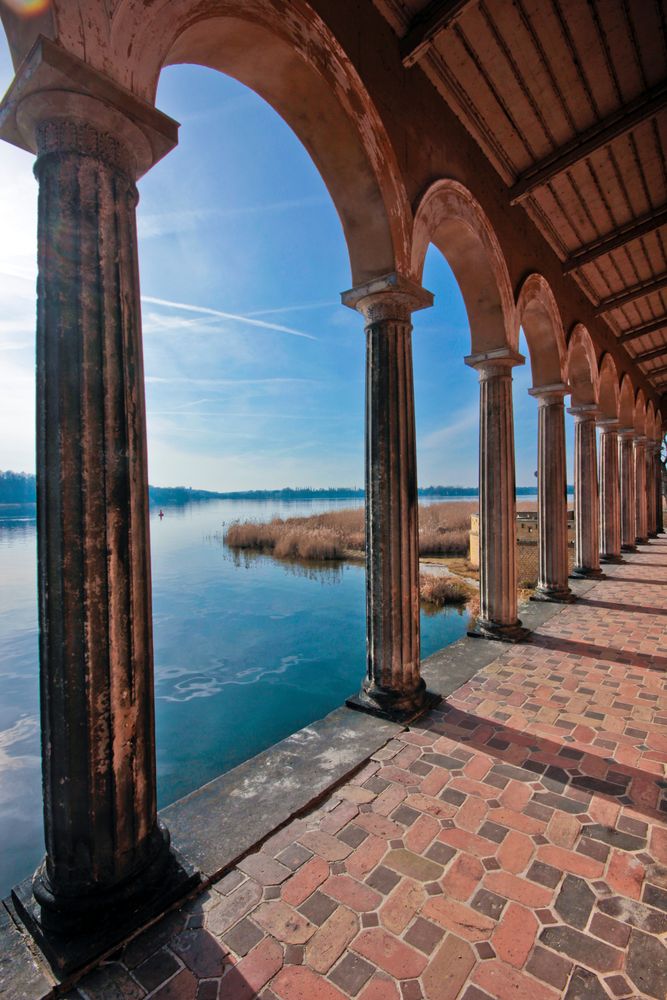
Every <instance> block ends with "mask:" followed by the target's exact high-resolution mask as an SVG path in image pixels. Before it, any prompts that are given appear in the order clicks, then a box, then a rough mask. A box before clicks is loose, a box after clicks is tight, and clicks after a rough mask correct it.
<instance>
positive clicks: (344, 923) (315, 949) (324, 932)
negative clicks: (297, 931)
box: [305, 906, 359, 974]
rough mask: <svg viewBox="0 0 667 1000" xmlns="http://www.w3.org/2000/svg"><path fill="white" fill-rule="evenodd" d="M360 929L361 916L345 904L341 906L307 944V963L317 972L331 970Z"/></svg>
mask: <svg viewBox="0 0 667 1000" xmlns="http://www.w3.org/2000/svg"><path fill="white" fill-rule="evenodd" d="M358 930H359V918H358V917H357V915H356V914H355V913H352V911H351V910H348V909H347V907H345V906H339V907H338V908H337V909H335V910H334V912H333V913H332V914H331V916H330V917H329V918H328V920H325V921H324V923H323V924H322V926H321V927H319V928H318V930H317V931H316V933H315V934H314V935H313V937H312V938H311V939H310V941H309V942H308V944H307V945H306V951H305V959H306V964H307V965H309V966H310V967H311V969H313V970H314V971H315V972H319V973H321V974H324V973H326V972H328V971H329V969H330V968H331V966H332V965H333V964H334V962H335V961H336V959H338V958H339V957H340V956H341V955H342V954H343V952H344V951H345V949H346V948H347V946H348V944H349V943H350V941H351V940H352V939H353V938H354V936H355V934H356V933H357V931H358Z"/></svg>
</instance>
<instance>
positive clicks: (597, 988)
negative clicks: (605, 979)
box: [565, 965, 608, 1000]
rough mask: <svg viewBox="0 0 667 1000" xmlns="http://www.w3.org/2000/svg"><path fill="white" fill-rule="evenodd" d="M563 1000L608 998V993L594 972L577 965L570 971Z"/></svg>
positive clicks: (601, 999)
mask: <svg viewBox="0 0 667 1000" xmlns="http://www.w3.org/2000/svg"><path fill="white" fill-rule="evenodd" d="M565 1000H608V994H607V991H606V990H605V988H604V986H603V985H602V983H601V982H600V979H599V978H598V976H596V975H595V973H594V972H590V971H589V970H588V969H582V968H581V966H580V965H578V966H577V967H576V969H575V970H574V972H573V973H572V978H571V979H570V985H569V986H568V990H567V993H566V994H565Z"/></svg>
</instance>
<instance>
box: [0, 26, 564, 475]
mask: <svg viewBox="0 0 667 1000" xmlns="http://www.w3.org/2000/svg"><path fill="white" fill-rule="evenodd" d="M0 35H2V32H1V31H0ZM11 78H12V68H11V62H10V59H9V53H8V50H7V46H6V40H5V38H4V35H2V37H1V38H0V87H2V90H3V91H4V90H5V89H6V87H7V86H8V85H9V83H10V82H11ZM157 106H158V107H159V108H160V110H162V111H164V112H165V113H166V114H169V115H171V116H172V117H174V118H176V119H177V121H179V122H181V130H180V140H179V145H178V146H177V148H176V149H175V150H173V151H172V152H171V153H170V154H169V155H168V156H167V157H165V158H164V159H163V160H162V161H160V162H159V163H158V164H156V165H155V166H154V167H153V169H152V170H151V171H150V172H149V173H148V174H147V175H146V176H145V177H144V178H142V180H141V181H140V182H139V192H140V202H139V207H138V231H139V256H140V272H141V293H142V315H143V333H144V362H145V372H146V399H147V422H148V460H149V480H150V482H151V483H152V484H154V485H159V486H175V485H186V486H193V487H195V488H200V489H210V490H243V489H262V488H266V489H274V488H279V487H283V486H295V487H296V486H301V487H306V486H310V487H327V486H360V485H363V479H364V471H363V455H364V443H363V427H364V420H363V408H364V334H363V319H362V317H361V316H360V315H359V314H358V313H355V312H353V311H352V310H350V309H348V308H346V307H344V306H342V305H341V304H340V293H341V292H342V291H344V290H345V289H347V288H349V287H350V284H351V279H350V269H349V262H348V257H347V250H346V245H345V240H344V236H343V231H342V228H341V225H340V222H339V220H338V216H337V214H336V210H335V207H334V205H333V203H332V201H331V198H330V196H329V194H328V192H327V189H326V187H325V186H324V183H323V181H322V179H321V177H320V175H319V174H318V172H317V169H316V168H315V166H314V164H313V163H312V161H311V159H310V157H309V155H308V154H307V152H306V151H305V149H304V147H303V146H302V145H301V143H300V141H299V139H298V138H297V137H296V136H295V134H294V133H293V132H292V131H291V129H290V128H289V127H288V126H287V125H286V124H285V123H284V122H283V121H282V119H281V118H280V117H279V116H278V115H277V114H276V112H274V111H273V109H272V108H271V107H270V106H269V105H268V104H266V103H265V102H264V101H263V100H262V99H261V98H260V97H258V96H257V95H255V94H254V93H253V92H252V91H250V90H249V89H247V88H246V87H244V86H243V85H242V84H240V83H238V82H236V81H235V80H232V79H230V78H229V77H225V76H223V75H222V74H220V73H218V72H215V71H213V70H209V69H205V68H202V67H198V66H174V67H168V68H166V69H165V70H164V71H163V73H162V76H161V80H160V86H159V90H158V98H157ZM32 161H33V157H32V156H31V155H30V154H28V153H25V152H23V151H21V150H18V149H15V148H14V147H11V146H9V145H8V144H6V143H1V144H0V301H1V302H2V310H1V311H0V469H14V470H22V471H27V472H32V471H34V467H35V458H34V452H35V447H34V426H35V423H34V346H35V333H34V330H35V291H34V289H35V276H36V225H37V223H36V208H37V184H36V182H35V180H34V178H33V175H32ZM424 285H425V287H426V288H428V289H429V290H430V291H432V292H434V293H435V305H434V307H433V308H432V309H429V310H425V311H423V312H420V313H417V314H415V316H414V334H413V353H414V376H415V406H416V424H417V457H418V469H419V483H420V485H421V486H429V485H439V484H443V485H463V486H476V485H477V481H478V471H477V453H478V447H477V438H478V426H479V422H478V398H479V397H478V385H477V375H476V373H475V372H474V371H472V370H471V369H469V368H467V367H466V366H465V365H464V363H463V357H464V356H465V355H466V354H468V353H469V352H470V335H469V329H468V322H467V317H466V311H465V306H464V303H463V299H462V297H461V294H460V292H459V289H458V286H457V284H456V281H455V279H454V276H453V274H452V272H451V271H450V269H449V267H448V265H447V263H446V261H445V259H444V258H443V256H442V255H441V254H440V253H439V252H438V251H437V250H435V249H434V248H431V249H430V250H429V253H428V256H427V259H426V267H425V271H424ZM523 353H525V354H527V352H526V345H525V341H523ZM530 384H531V377H530V366H529V364H527V365H526V366H524V367H523V368H515V369H514V406H515V442H516V444H515V447H516V462H517V484H518V485H528V486H532V485H535V475H534V473H535V468H536V441H537V405H536V403H535V401H534V400H533V399H532V398H531V397H530V396H528V394H527V389H528V387H529V386H530ZM567 427H568V438H569V440H568V457H569V463H568V464H569V467H570V470H571V456H572V427H571V419H570V418H569V417H568V418H567ZM569 481H570V482H571V481H572V477H571V471H570V475H569Z"/></svg>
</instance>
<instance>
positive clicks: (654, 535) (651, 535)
mask: <svg viewBox="0 0 667 1000" xmlns="http://www.w3.org/2000/svg"><path fill="white" fill-rule="evenodd" d="M648 537H649V538H657V537H658V532H657V531H649V533H648Z"/></svg>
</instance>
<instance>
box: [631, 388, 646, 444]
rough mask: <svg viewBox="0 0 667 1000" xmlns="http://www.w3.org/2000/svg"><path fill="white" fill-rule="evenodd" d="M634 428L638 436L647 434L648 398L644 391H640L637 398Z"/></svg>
mask: <svg viewBox="0 0 667 1000" xmlns="http://www.w3.org/2000/svg"><path fill="white" fill-rule="evenodd" d="M633 422H634V428H635V433H636V434H642V435H645V434H646V396H645V395H644V390H643V389H639V390H638V391H637V395H636V397H635V409H634V418H633Z"/></svg>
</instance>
